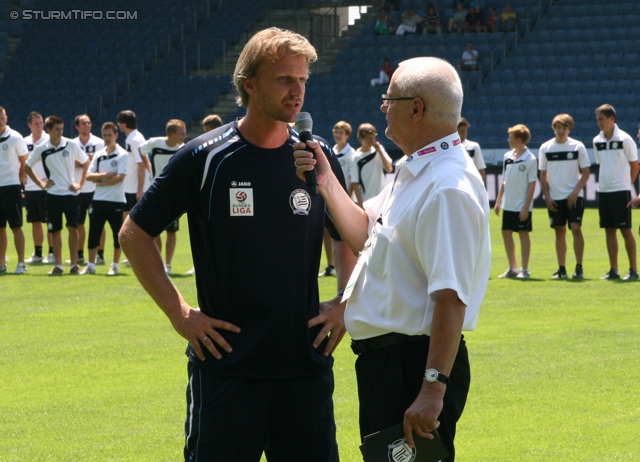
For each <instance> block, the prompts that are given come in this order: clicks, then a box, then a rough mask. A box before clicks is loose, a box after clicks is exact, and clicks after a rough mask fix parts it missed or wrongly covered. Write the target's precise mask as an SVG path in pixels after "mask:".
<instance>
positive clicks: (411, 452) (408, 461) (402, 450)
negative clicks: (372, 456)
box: [387, 438, 416, 462]
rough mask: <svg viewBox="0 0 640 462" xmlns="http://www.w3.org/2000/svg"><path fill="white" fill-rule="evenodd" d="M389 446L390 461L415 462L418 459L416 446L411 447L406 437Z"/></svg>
mask: <svg viewBox="0 0 640 462" xmlns="http://www.w3.org/2000/svg"><path fill="white" fill-rule="evenodd" d="M387 447H388V448H389V451H388V453H387V455H388V457H389V462H413V461H414V460H415V459H416V448H410V447H409V446H408V445H407V440H406V439H405V438H400V439H399V440H396V441H394V442H393V443H391V444H390V445H389V446H387Z"/></svg>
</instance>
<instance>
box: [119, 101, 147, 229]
mask: <svg viewBox="0 0 640 462" xmlns="http://www.w3.org/2000/svg"><path fill="white" fill-rule="evenodd" d="M117 122H118V127H119V128H120V131H122V132H123V133H124V134H125V136H126V137H127V138H126V140H125V149H126V151H127V152H128V153H129V162H128V164H127V176H126V177H125V179H124V193H125V196H126V198H127V205H126V206H125V208H124V210H125V211H124V218H126V217H127V215H129V210H131V209H132V208H133V206H134V205H136V203H137V202H138V201H139V200H140V198H141V197H142V195H143V194H144V192H145V191H146V190H147V189H149V185H150V184H151V163H150V162H149V159H148V158H147V156H141V155H140V149H139V148H140V145H141V144H142V143H144V142H145V139H144V136H143V135H142V133H140V132H139V131H138V116H136V113H135V112H133V111H129V110H127V111H121V112H120V113H119V114H118V117H117Z"/></svg>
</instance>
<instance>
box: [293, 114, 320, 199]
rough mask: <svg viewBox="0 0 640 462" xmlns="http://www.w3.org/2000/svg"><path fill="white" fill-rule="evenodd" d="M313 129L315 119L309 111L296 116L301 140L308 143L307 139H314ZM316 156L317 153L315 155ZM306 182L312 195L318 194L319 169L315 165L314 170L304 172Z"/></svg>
mask: <svg viewBox="0 0 640 462" xmlns="http://www.w3.org/2000/svg"><path fill="white" fill-rule="evenodd" d="M312 129H313V120H312V119H311V115H310V114H309V113H308V112H301V113H300V114H298V115H297V117H296V130H297V132H298V134H299V135H300V141H301V142H303V143H304V144H307V141H312V140H313V135H312V134H311V130H312ZM306 150H307V151H309V152H311V153H313V151H312V150H311V149H309V148H308V147H307V148H306ZM314 158H315V155H314ZM304 178H305V183H307V188H308V189H309V194H310V195H312V196H317V195H318V171H317V170H316V168H315V167H314V168H313V170H308V171H306V172H304Z"/></svg>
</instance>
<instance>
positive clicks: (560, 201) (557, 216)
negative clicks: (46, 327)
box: [538, 114, 591, 279]
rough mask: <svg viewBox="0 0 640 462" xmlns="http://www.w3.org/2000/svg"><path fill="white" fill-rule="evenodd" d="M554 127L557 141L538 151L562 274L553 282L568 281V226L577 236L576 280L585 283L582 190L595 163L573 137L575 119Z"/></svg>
mask: <svg viewBox="0 0 640 462" xmlns="http://www.w3.org/2000/svg"><path fill="white" fill-rule="evenodd" d="M551 127H552V128H553V132H554V134H555V135H556V136H555V138H552V139H550V140H549V141H547V142H546V143H544V144H543V145H542V146H540V150H539V151H538V162H539V168H540V186H541V187H542V192H543V193H544V199H545V201H546V203H547V209H548V210H549V220H550V225H551V227H552V228H553V229H554V230H555V234H556V255H557V257H558V270H557V271H556V272H555V273H553V275H552V276H551V279H566V278H567V268H566V259H567V238H566V236H567V224H568V225H569V228H571V233H572V234H573V251H574V253H575V255H576V270H575V272H574V273H573V279H582V278H583V270H582V256H583V254H584V237H583V236H582V215H583V214H584V203H583V201H582V196H583V192H582V190H583V189H584V187H585V185H586V184H587V181H588V180H589V167H590V166H591V162H590V161H589V155H588V154H587V149H586V148H585V146H584V144H582V143H581V142H580V141H577V140H574V139H573V138H570V137H569V133H570V132H571V129H572V128H573V117H571V116H570V115H569V114H559V115H557V116H555V117H554V118H553V122H552V124H551Z"/></svg>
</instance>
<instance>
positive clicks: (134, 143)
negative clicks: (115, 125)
mask: <svg viewBox="0 0 640 462" xmlns="http://www.w3.org/2000/svg"><path fill="white" fill-rule="evenodd" d="M144 141H145V139H144V136H142V133H140V132H139V131H138V130H133V131H132V132H131V133H129V136H127V139H126V140H125V145H126V147H125V149H126V150H127V152H128V153H129V160H128V163H127V176H126V177H125V178H124V192H125V193H129V194H136V193H137V192H138V164H140V163H142V157H140V151H138V148H139V147H140V145H141V144H142V143H144ZM150 176H151V173H149V174H148V175H145V176H144V185H143V186H142V191H146V190H147V189H149V185H150V184H151V178H150Z"/></svg>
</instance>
